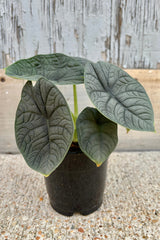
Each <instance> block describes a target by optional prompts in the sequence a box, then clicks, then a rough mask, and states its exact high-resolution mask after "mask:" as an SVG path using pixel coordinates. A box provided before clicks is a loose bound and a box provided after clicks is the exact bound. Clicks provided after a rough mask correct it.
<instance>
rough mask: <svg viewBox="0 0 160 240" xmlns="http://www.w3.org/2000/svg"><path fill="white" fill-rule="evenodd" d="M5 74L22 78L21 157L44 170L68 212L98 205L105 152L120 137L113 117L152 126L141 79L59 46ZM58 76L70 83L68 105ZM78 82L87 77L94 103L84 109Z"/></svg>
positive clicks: (60, 207) (56, 204) (53, 199)
mask: <svg viewBox="0 0 160 240" xmlns="http://www.w3.org/2000/svg"><path fill="white" fill-rule="evenodd" d="M6 74H7V75H9V76H11V77H13V78H19V79H26V80H27V82H26V84H25V86H24V87H23V90H22V95H21V100H20V103H19V105H18V108H17V112H16V117H15V136H16V142H17V146H18V148H19V150H20V152H21V153H22V155H23V157H24V159H25V161H26V163H27V164H28V165H29V166H30V167H31V168H32V169H34V170H35V171H38V172H40V173H41V174H43V175H44V176H45V183H46V187H47V191H48V194H49V198H50V203H51V205H52V207H53V208H54V209H55V210H56V211H58V212H60V213H62V214H64V215H68V216H69V215H72V214H73V213H74V212H80V213H81V214H84V215H87V214H89V213H91V212H93V211H95V210H96V209H98V208H99V207H100V205H101V203H102V199H103V192H104V186H105V178H106V167H107V159H108V157H109V155H110V154H111V152H112V151H113V150H114V149H115V147H116V144H117V142H118V137H117V125H118V124H120V125H122V126H124V127H125V128H127V129H134V130H139V131H154V117H153V109H152V105H151V102H150V100H149V97H148V95H147V93H146V92H145V90H144V88H143V86H142V85H141V84H140V83H139V82H138V81H137V80H135V79H133V78H132V77H131V76H129V75H128V74H127V73H126V72H125V71H123V70H122V69H120V68H119V67H117V66H115V65H112V64H110V63H106V62H97V63H93V62H91V61H89V60H87V59H83V58H78V57H70V56H66V55H64V54H60V53H56V54H49V55H36V56H34V57H32V58H29V59H22V60H19V61H17V62H15V63H14V64H12V65H10V66H9V67H7V68H6ZM32 81H36V84H35V85H34V86H33V85H32ZM58 84H60V85H65V84H70V85H73V94H74V112H73V113H72V112H71V110H70V108H69V106H68V104H67V102H66V100H65V98H64V96H63V95H62V93H61V92H60V90H59V89H58V88H57V86H56V85H58ZM77 84H84V85H85V88H86V92H87V94H88V96H89V98H90V99H91V101H92V103H93V105H94V107H86V108H84V110H83V111H82V112H81V113H78V103H77V92H76V87H77V86H76V85H77Z"/></svg>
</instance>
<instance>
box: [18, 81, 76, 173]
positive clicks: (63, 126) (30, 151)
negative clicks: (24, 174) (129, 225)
mask: <svg viewBox="0 0 160 240" xmlns="http://www.w3.org/2000/svg"><path fill="white" fill-rule="evenodd" d="M73 132H74V127H73V122H72V117H71V113H70V110H69V108H68V105H67V103H66V101H65V99H64V97H63V95H62V94H61V92H60V91H59V90H58V89H57V87H56V86H55V85H54V84H53V83H52V82H50V81H48V80H46V79H40V80H38V81H37V82H36V85H35V86H34V87H33V86H32V83H31V82H30V81H28V82H27V83H26V84H25V86H24V88H23V91H22V96H21V101H20V103H19V105H18V109H17V112H16V120H15V135H16V142H17V146H18V148H19V149H20V151H21V153H22V155H23V157H24V159H25V160H26V162H27V164H28V165H29V166H30V167H31V168H32V169H34V170H36V171H38V172H40V173H42V174H44V175H49V174H50V173H51V172H52V171H53V170H54V169H55V168H57V166H58V165H59V164H60V163H61V162H62V161H63V159H64V157H65V155H66V153H67V151H68V149H69V147H70V145H71V142H72V138H73Z"/></svg>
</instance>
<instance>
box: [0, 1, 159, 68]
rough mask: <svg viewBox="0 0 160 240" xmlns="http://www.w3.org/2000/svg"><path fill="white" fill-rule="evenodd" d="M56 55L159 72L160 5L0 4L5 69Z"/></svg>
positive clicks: (0, 48)
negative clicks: (40, 56) (29, 59)
mask: <svg viewBox="0 0 160 240" xmlns="http://www.w3.org/2000/svg"><path fill="white" fill-rule="evenodd" d="M51 52H63V53H66V54H69V55H73V56H77V55H78V56H82V57H87V58H89V59H92V60H95V61H97V60H98V59H103V60H106V61H110V62H112V63H115V64H118V65H120V66H122V67H124V68H160V1H159V0H140V1H139V0H138V1H137V0H18V1H17V0H0V68H3V67H5V66H6V65H7V64H8V63H11V62H13V61H15V60H18V59H19V58H27V57H30V56H33V55H35V54H37V53H51Z"/></svg>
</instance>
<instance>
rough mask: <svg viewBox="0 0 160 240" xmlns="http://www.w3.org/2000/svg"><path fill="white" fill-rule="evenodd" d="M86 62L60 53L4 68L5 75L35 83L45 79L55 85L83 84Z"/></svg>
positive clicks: (24, 60) (30, 59) (33, 58)
mask: <svg viewBox="0 0 160 240" xmlns="http://www.w3.org/2000/svg"><path fill="white" fill-rule="evenodd" d="M87 62H88V60H86V59H83V58H77V57H69V56H66V55H64V54H61V53H55V54H48V55H36V56H34V57H32V58H28V59H22V60H19V61H17V62H15V63H14V64H12V65H10V66H9V67H7V68H6V74H7V75H9V76H11V77H14V78H20V79H27V80H31V81H32V80H33V81H37V80H38V79H39V78H40V77H45V78H47V79H48V80H51V81H52V82H54V83H55V84H61V85H63V84H81V83H84V66H85V64H86V63H87Z"/></svg>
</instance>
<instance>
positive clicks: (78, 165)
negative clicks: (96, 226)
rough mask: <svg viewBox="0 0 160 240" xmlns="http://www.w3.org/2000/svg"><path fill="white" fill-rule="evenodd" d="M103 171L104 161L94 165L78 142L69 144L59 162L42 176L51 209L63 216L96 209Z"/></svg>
mask: <svg viewBox="0 0 160 240" xmlns="http://www.w3.org/2000/svg"><path fill="white" fill-rule="evenodd" d="M106 171H107V161H105V162H104V163H103V164H102V165H101V166H100V167H97V166H96V164H95V163H93V162H92V161H91V160H90V159H89V158H88V157H87V156H86V155H85V154H84V153H83V152H82V151H81V150H80V148H79V147H78V146H76V145H75V146H71V148H70V150H69V152H68V153H67V155H66V157H65V159H64V160H63V162H62V163H61V164H60V166H59V167H58V168H57V169H56V170H55V171H54V172H53V173H52V174H51V175H50V176H49V177H47V178H46V177H45V183H46V187H47V192H48V195H49V199H50V203H51V206H52V207H53V209H55V210H56V211H57V212H59V213H61V214H63V215H65V216H72V215H73V213H75V212H79V213H80V214H82V215H88V214H90V213H92V212H94V211H96V210H97V209H98V208H99V207H100V206H101V204H102V201H103V193H104V188H105V180H106Z"/></svg>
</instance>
